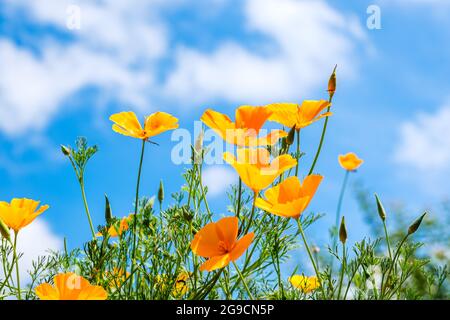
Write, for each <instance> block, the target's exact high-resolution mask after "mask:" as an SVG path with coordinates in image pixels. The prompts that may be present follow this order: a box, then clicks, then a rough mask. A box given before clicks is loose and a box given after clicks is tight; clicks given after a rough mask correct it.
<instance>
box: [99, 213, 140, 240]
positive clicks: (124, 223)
mask: <svg viewBox="0 0 450 320" xmlns="http://www.w3.org/2000/svg"><path fill="white" fill-rule="evenodd" d="M131 219H133V215H132V214H130V215H129V216H128V217H124V218H122V219H121V220H120V222H119V223H115V224H112V225H111V226H110V227H109V229H108V234H109V236H110V237H111V238H115V237H117V236H120V235H121V234H122V233H123V232H124V231H127V230H128V228H129V226H128V222H130V221H131ZM96 236H97V237H102V236H103V234H102V233H101V232H97V234H96Z"/></svg>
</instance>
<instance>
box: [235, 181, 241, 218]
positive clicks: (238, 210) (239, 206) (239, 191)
mask: <svg viewBox="0 0 450 320" xmlns="http://www.w3.org/2000/svg"><path fill="white" fill-rule="evenodd" d="M241 200H242V179H241V177H239V185H238V199H237V209H236V218H238V219H239V213H240V212H241Z"/></svg>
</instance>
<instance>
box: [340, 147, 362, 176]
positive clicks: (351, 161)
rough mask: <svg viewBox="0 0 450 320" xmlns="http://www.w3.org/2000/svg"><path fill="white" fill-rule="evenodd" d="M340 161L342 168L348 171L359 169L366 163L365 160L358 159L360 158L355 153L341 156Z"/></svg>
mask: <svg viewBox="0 0 450 320" xmlns="http://www.w3.org/2000/svg"><path fill="white" fill-rule="evenodd" d="M338 160H339V164H340V165H341V167H342V168H344V169H345V170H348V171H354V170H356V169H358V168H359V167H360V166H361V165H362V164H363V162H364V160H362V159H360V158H358V156H357V155H356V154H354V153H353V152H349V153H347V154H344V155H343V154H340V155H339V157H338Z"/></svg>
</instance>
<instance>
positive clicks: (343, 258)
mask: <svg viewBox="0 0 450 320" xmlns="http://www.w3.org/2000/svg"><path fill="white" fill-rule="evenodd" d="M345 268H346V257H345V243H343V244H342V266H341V278H340V281H339V290H338V294H337V299H338V300H339V298H340V296H341V290H342V283H343V282H344V272H345Z"/></svg>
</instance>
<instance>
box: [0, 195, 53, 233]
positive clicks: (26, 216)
mask: <svg viewBox="0 0 450 320" xmlns="http://www.w3.org/2000/svg"><path fill="white" fill-rule="evenodd" d="M39 203H40V202H39V201H34V200H30V199H26V198H23V199H16V198H15V199H12V201H11V203H8V202H4V201H2V202H0V219H1V220H3V222H4V223H5V224H6V225H7V226H8V227H9V228H11V229H13V230H14V232H16V233H17V232H19V230H20V229H22V228H23V227H26V226H27V225H29V224H30V223H31V222H32V221H33V220H34V219H36V217H37V216H38V215H40V214H41V213H43V212H44V211H45V210H47V209H48V208H49V206H47V205H45V206H41V207H40V208H39V209H38V206H39Z"/></svg>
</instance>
